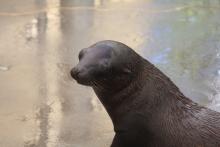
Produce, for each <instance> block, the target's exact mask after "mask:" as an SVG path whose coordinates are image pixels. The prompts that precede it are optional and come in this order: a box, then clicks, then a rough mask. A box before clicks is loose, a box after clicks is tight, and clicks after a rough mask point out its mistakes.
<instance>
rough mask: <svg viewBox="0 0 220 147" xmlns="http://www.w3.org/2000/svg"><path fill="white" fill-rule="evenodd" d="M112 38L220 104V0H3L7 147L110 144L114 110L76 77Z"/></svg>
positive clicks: (0, 60)
mask: <svg viewBox="0 0 220 147" xmlns="http://www.w3.org/2000/svg"><path fill="white" fill-rule="evenodd" d="M105 39H110V40H117V41H121V42H123V43H125V44H127V45H129V46H130V47H132V48H133V49H134V50H135V51H136V52H138V53H139V54H141V55H142V56H143V57H144V58H146V59H148V60H149V61H151V62H152V63H154V64H155V65H156V66H157V67H158V68H159V69H161V70H162V71H163V72H164V73H166V74H167V75H168V76H169V77H170V78H171V79H172V80H173V81H174V83H176V84H177V85H178V86H179V87H180V89H181V91H182V92H183V93H184V94H185V95H186V96H188V97H190V98H191V99H193V100H194V101H196V102H198V103H200V104H201V105H204V106H207V107H210V108H211V109H214V110H217V111H220V0H184V1H183V0H8V1H6V0H0V146H1V147H109V145H110V144H111V141H112V137H113V135H114V133H113V128H112V124H111V121H110V119H109V117H108V115H107V113H106V112H105V110H104V109H103V107H102V105H101V104H100V102H99V101H98V99H97V98H96V96H95V95H94V93H93V91H92V90H91V88H89V87H85V86H81V85H78V84H77V83H76V82H75V81H74V80H72V79H71V77H70V75H69V71H70V69H71V68H72V67H73V66H74V65H76V64H77V62H78V52H79V50H80V49H82V48H84V47H88V46H89V45H91V44H93V43H95V42H97V41H100V40H105Z"/></svg>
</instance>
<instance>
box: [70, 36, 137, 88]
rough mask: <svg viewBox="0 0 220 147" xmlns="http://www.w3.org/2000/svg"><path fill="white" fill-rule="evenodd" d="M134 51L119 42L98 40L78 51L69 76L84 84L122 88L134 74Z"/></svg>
mask: <svg viewBox="0 0 220 147" xmlns="http://www.w3.org/2000/svg"><path fill="white" fill-rule="evenodd" d="M131 52H132V53H131ZM134 53H135V52H133V51H132V49H130V48H129V47H128V46H126V45H124V44H122V43H120V42H116V41H110V40H106V41H100V42H98V43H96V44H94V45H92V46H90V47H88V48H84V49H82V50H81V51H80V53H79V63H78V64H77V65H76V66H75V67H74V68H73V69H72V70H71V76H72V77H73V78H74V79H75V80H76V81H77V82H78V83H79V84H82V85H86V86H97V85H101V86H104V87H114V88H122V87H123V86H125V85H126V84H128V83H129V81H130V80H131V79H132V76H134V74H133V73H134V72H135V70H134V69H135V68H134V66H135V65H134V63H136V62H134V61H135V60H134V59H133V58H134V57H133V56H134Z"/></svg>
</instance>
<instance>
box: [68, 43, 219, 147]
mask: <svg viewBox="0 0 220 147" xmlns="http://www.w3.org/2000/svg"><path fill="white" fill-rule="evenodd" d="M71 75H72V77H73V78H74V79H76V81H77V82H78V83H80V84H83V85H87V86H91V87H92V88H93V89H94V91H95V93H96V95H97V96H98V98H99V99H100V101H101V102H102V104H103V105H104V107H105V109H106V110H107V112H108V114H109V116H110V118H111V120H112V122H113V126H114V131H115V137H114V139H113V142H112V145H111V147H219V146H220V113H218V112H215V111H213V110H210V109H208V108H205V107H202V106H200V105H198V104H197V103H195V102H193V101H192V100H190V99H189V98H187V97H185V96H184V95H183V94H182V93H181V92H180V90H179V89H178V88H177V87H176V86H175V84H174V83H173V82H172V81H171V80H170V79H169V78H168V77H167V76H166V75H164V74H163V73H162V72H161V71H160V70H159V69H157V68H156V67H155V66H154V65H152V64H151V63H150V62H148V61H147V60H145V59H143V58H142V57H141V56H139V55H138V54H137V53H135V52H134V51H133V50H132V49H131V48H130V47H128V46H126V45H124V44H122V43H120V42H116V41H110V40H106V41H101V42H98V43H96V44H94V45H92V46H90V47H89V48H86V49H83V50H82V51H81V52H80V54H79V64H78V65H77V66H76V67H75V68H73V69H72V71H71Z"/></svg>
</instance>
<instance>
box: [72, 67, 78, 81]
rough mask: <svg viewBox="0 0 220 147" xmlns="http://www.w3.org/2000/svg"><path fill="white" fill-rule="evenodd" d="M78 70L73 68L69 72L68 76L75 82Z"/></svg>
mask: <svg viewBox="0 0 220 147" xmlns="http://www.w3.org/2000/svg"><path fill="white" fill-rule="evenodd" d="M79 73H80V71H79V69H78V68H76V67H74V68H73V69H72V70H71V71H70V74H71V76H72V78H74V79H75V80H77V79H78V78H79Z"/></svg>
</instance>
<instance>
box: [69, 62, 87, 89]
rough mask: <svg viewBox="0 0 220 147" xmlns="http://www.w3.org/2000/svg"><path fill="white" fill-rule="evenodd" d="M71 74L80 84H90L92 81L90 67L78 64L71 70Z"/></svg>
mask: <svg viewBox="0 0 220 147" xmlns="http://www.w3.org/2000/svg"><path fill="white" fill-rule="evenodd" d="M70 75H71V77H72V78H73V79H75V80H76V81H77V82H78V83H79V84H83V85H90V84H89V83H90V81H91V77H90V75H89V72H88V69H86V68H84V67H80V66H79V65H77V66H75V67H74V68H73V69H72V70H71V71H70Z"/></svg>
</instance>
